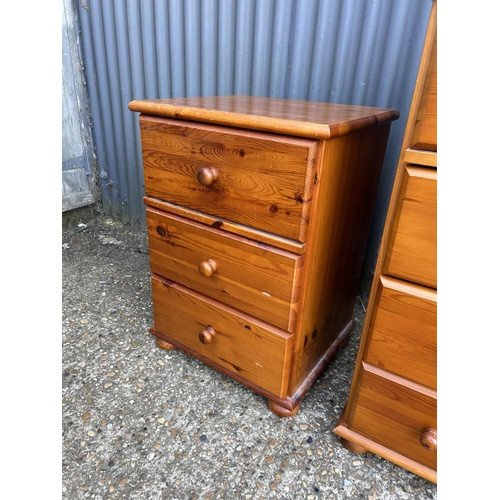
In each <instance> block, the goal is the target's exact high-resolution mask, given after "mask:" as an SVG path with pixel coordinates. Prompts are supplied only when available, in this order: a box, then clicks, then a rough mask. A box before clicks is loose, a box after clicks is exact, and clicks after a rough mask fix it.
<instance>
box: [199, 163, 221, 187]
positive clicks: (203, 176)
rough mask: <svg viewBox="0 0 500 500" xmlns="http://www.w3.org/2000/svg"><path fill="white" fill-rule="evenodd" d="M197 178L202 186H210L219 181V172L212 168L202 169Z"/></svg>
mask: <svg viewBox="0 0 500 500" xmlns="http://www.w3.org/2000/svg"><path fill="white" fill-rule="evenodd" d="M196 178H197V179H198V182H199V183H200V184H201V185H202V186H210V184H212V183H213V182H215V180H216V179H217V170H215V168H212V167H203V168H200V170H198V173H197V174H196Z"/></svg>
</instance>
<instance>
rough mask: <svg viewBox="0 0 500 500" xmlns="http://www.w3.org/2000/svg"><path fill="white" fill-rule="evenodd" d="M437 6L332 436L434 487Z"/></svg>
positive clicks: (434, 10) (435, 425) (435, 451)
mask: <svg viewBox="0 0 500 500" xmlns="http://www.w3.org/2000/svg"><path fill="white" fill-rule="evenodd" d="M436 88H437V71H436V3H435V2H434V6H433V10H432V13H431V18H430V22H429V29H428V34H427V39H426V42H425V47H424V51H423V55H422V63H421V67H420V71H419V75H418V80H417V85H416V88H415V94H414V97H413V102H412V107H411V109H410V114H409V118H408V123H407V128H406V133H405V138H404V140H403V148H402V152H401V157H400V163H399V166H398V172H397V174H396V179H395V183H394V189H393V196H392V199H391V203H390V206H389V212H388V216H387V221H386V226H385V229H384V234H383V237H382V243H381V246H380V251H379V258H378V262H377V267H376V269H375V276H374V281H373V285H372V290H371V294H370V300H369V303H368V309H367V313H366V316H365V322H364V325H363V332H362V336H361V342H360V347H359V353H358V358H357V361H356V367H355V371H354V374H353V379H352V385H351V392H350V395H349V399H348V402H347V405H346V408H345V410H344V413H343V415H342V417H341V419H340V421H339V423H338V425H337V427H336V428H335V433H336V434H338V435H339V436H341V437H342V439H343V442H344V444H345V445H346V446H347V447H348V448H350V449H351V450H353V451H356V452H359V453H364V452H366V451H371V452H373V453H376V454H378V455H380V456H382V457H384V458H386V459H388V460H391V461H393V462H394V463H396V464H398V465H401V466H402V467H405V468H406V469H408V470H410V471H412V472H414V473H416V474H419V475H421V476H422V477H425V478H427V479H429V480H430V481H433V482H437V245H436V240H437V220H436V206H437V136H436V98H437V93H436Z"/></svg>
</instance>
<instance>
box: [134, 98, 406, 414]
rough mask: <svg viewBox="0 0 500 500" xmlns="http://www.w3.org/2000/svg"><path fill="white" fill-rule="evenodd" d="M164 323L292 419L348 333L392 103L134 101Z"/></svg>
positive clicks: (169, 332)
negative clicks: (382, 106)
mask: <svg viewBox="0 0 500 500" xmlns="http://www.w3.org/2000/svg"><path fill="white" fill-rule="evenodd" d="M129 108H130V110H132V111H135V112H139V113H140V116H139V124H140V134H141V144H142V158H143V167H144V182H145V194H146V196H145V198H144V202H145V205H146V216H147V217H146V218H147V227H148V237H149V255H150V265H151V276H152V296H153V309H154V326H153V327H152V328H151V333H153V334H154V335H155V336H156V341H157V344H158V345H159V346H160V347H162V348H164V349H174V348H179V349H182V350H183V351H185V352H187V353H189V354H190V355H192V356H195V357H196V358H198V359H199V360H201V361H203V362H205V363H206V364H208V365H210V366H211V367H213V368H215V369H217V370H219V371H221V372H222V373H224V374H226V375H228V376H230V377H232V378H233V379H235V380H236V381H238V382H240V383H242V384H245V385H246V386H247V387H249V388H251V389H253V390H254V391H256V392H258V393H260V394H261V395H263V396H264V397H265V398H266V399H267V400H268V404H269V407H270V409H271V410H272V411H273V412H275V413H276V414H277V415H279V416H291V415H294V414H296V413H297V412H298V411H299V407H300V402H301V400H302V398H303V397H304V395H305V394H306V392H307V390H308V389H309V388H310V387H311V385H312V384H313V383H314V381H315V380H316V378H317V377H318V376H319V375H320V373H321V372H322V370H323V369H324V368H325V367H326V365H327V364H328V363H329V362H330V360H331V359H332V357H333V355H334V354H335V352H336V351H337V350H338V349H339V348H340V347H342V346H343V345H345V344H346V342H347V339H348V335H349V332H350V331H351V330H352V328H353V326H354V323H353V321H352V313H353V308H354V301H355V298H356V293H357V287H358V284H359V278H360V273H361V266H362V263H363V257H364V251H365V247H366V243H367V238H368V232H369V228H370V223H371V220H372V213H373V207H374V201H375V196H376V193H377V188H378V183H379V178H380V172H381V169H382V164H383V160H384V155H385V149H386V145H387V139H388V135H389V130H390V126H391V122H392V121H393V120H396V119H397V118H398V117H399V113H398V111H396V110H393V109H379V108H368V107H358V106H348V105H336V104H327V103H314V102H306V101H296V100H285V99H275V98H264V97H250V96H219V97H198V98H179V99H158V100H142V101H138V100H136V101H132V102H131V103H130V104H129Z"/></svg>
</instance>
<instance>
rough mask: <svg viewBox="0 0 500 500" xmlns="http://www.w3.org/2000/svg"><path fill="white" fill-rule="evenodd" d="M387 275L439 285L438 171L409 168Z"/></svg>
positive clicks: (387, 263)
mask: <svg viewBox="0 0 500 500" xmlns="http://www.w3.org/2000/svg"><path fill="white" fill-rule="evenodd" d="M382 272H383V273H384V274H388V275H390V276H395V277H397V278H402V279H405V280H408V281H411V282H413V283H418V284H421V285H426V286H430V287H431V288H437V172H436V170H435V169H432V168H423V167H406V168H405V170H404V176H403V181H402V184H401V191H400V195H399V200H398V209H397V211H396V214H395V216H394V219H393V223H392V228H391V237H390V240H389V244H388V249H387V256H386V261H385V265H384V267H383V268H382Z"/></svg>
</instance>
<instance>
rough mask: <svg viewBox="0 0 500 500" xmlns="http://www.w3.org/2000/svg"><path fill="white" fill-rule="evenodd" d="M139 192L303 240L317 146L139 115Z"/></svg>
mask: <svg viewBox="0 0 500 500" xmlns="http://www.w3.org/2000/svg"><path fill="white" fill-rule="evenodd" d="M139 123H140V127H141V139H142V155H143V164H144V180H145V190H146V194H147V195H148V196H152V197H154V198H160V199H163V200H165V201H169V202H171V203H175V204H177V205H182V206H185V207H188V208H191V209H193V210H198V211H200V212H205V213H208V214H211V215H214V216H217V217H220V218H222V219H227V220H230V221H234V222H237V223H240V224H244V225H247V226H251V227H254V228H256V229H260V230H263V231H267V232H270V233H274V234H278V235H280V236H284V237H285V238H290V239H294V240H298V241H301V242H305V241H306V239H307V231H308V226H309V212H310V208H311V205H312V199H313V194H314V183H315V182H314V179H315V174H316V158H317V144H318V143H317V141H313V140H309V139H298V138H295V137H286V136H280V135H274V134H265V133H256V132H247V131H240V130H235V129H230V128H225V127H219V126H217V127H216V126H210V125H202V124H199V123H192V122H185V121H183V122H180V121H176V120H170V119H166V118H156V117H152V116H144V115H141V116H140V119H139Z"/></svg>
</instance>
